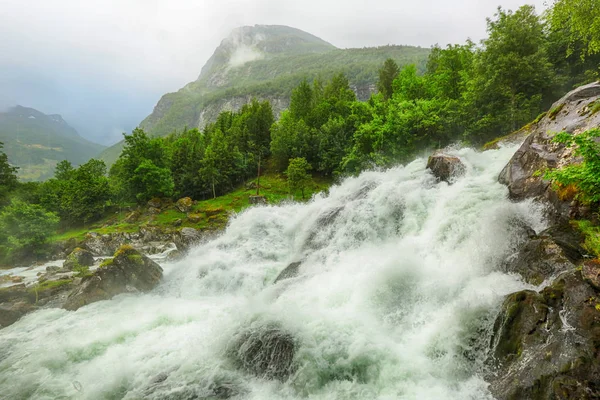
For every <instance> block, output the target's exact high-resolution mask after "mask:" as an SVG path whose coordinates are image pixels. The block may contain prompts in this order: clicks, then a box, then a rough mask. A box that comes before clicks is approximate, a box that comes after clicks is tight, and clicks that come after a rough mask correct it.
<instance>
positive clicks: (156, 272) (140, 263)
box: [63, 246, 162, 310]
mask: <svg viewBox="0 0 600 400" xmlns="http://www.w3.org/2000/svg"><path fill="white" fill-rule="evenodd" d="M161 278H162V268H161V267H160V265H158V264H157V263H155V262H154V261H152V260H151V259H149V258H148V257H146V256H144V255H142V254H141V253H140V252H138V251H137V250H135V249H134V248H133V247H131V246H122V247H121V248H120V249H119V250H117V252H116V253H115V256H114V258H113V259H112V260H109V261H107V262H105V263H104V264H103V265H102V266H101V267H100V268H98V269H97V270H96V271H94V273H93V274H92V275H91V276H89V277H86V278H84V280H83V282H82V283H81V285H79V287H77V289H75V290H74V291H73V292H72V293H71V294H70V295H69V297H68V299H67V301H66V302H65V304H64V306H63V307H64V308H65V309H67V310H77V309H78V308H80V307H83V306H85V305H87V304H90V303H94V302H96V301H101V300H108V299H110V298H112V297H113V296H116V295H118V294H121V293H127V292H136V291H141V292H147V291H149V290H152V289H153V288H154V287H155V286H156V285H158V283H159V282H160V280H161Z"/></svg>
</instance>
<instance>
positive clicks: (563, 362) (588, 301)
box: [488, 270, 600, 400]
mask: <svg viewBox="0 0 600 400" xmlns="http://www.w3.org/2000/svg"><path fill="white" fill-rule="evenodd" d="M598 296H599V293H598V292H597V291H596V290H594V289H593V288H592V287H591V286H590V285H589V284H587V283H586V282H585V281H584V280H583V278H582V275H581V272H580V271H575V270H572V271H569V272H566V273H564V274H563V275H561V276H560V277H559V278H558V279H556V280H555V282H554V283H553V284H552V285H551V286H548V287H546V288H545V289H544V290H542V291H541V292H540V293H536V292H534V291H530V290H526V291H522V292H517V293H514V294H512V295H510V296H508V297H507V299H506V301H505V302H504V304H503V306H502V311H501V312H500V315H499V316H498V318H497V319H496V322H495V327H494V331H495V335H494V337H493V338H492V343H491V344H492V357H491V358H490V363H491V364H493V365H495V369H494V370H493V371H494V372H493V374H491V375H490V376H488V381H489V382H490V390H491V392H492V394H493V395H494V396H495V397H496V398H497V399H498V400H504V399H540V400H541V399H565V400H566V399H596V398H600V384H599V382H600V360H599V359H598V356H599V346H600V311H598V310H599V309H600V299H599V297H598Z"/></svg>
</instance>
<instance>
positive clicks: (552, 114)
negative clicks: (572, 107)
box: [548, 103, 565, 121]
mask: <svg viewBox="0 0 600 400" xmlns="http://www.w3.org/2000/svg"><path fill="white" fill-rule="evenodd" d="M564 107H565V103H561V104H559V105H557V106H556V107H554V108H553V109H552V110H550V112H549V113H548V118H550V119H551V120H552V121H554V120H555V119H556V116H557V115H558V113H559V112H561V110H562V109H563V108H564Z"/></svg>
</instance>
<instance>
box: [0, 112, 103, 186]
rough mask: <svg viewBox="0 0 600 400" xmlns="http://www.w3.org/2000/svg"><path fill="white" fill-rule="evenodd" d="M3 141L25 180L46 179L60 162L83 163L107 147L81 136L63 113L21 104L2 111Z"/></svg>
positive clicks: (10, 159)
mask: <svg viewBox="0 0 600 400" xmlns="http://www.w3.org/2000/svg"><path fill="white" fill-rule="evenodd" d="M0 142H3V143H4V151H5V152H6V154H7V156H8V159H9V161H10V162H11V163H12V164H14V165H16V166H18V167H19V177H20V178H21V179H23V180H43V179H47V178H49V177H51V176H52V174H53V173H54V167H55V166H56V164H57V163H58V162H60V161H62V160H69V161H71V162H72V163H73V164H83V163H85V162H86V161H88V160H89V159H90V158H92V157H96V156H98V154H99V153H100V152H101V151H102V150H103V149H105V146H102V145H100V144H97V143H93V142H90V141H88V140H86V139H84V138H82V137H81V136H79V134H78V133H77V131H76V130H75V129H73V128H72V127H71V126H69V124H68V123H67V122H66V121H65V120H64V119H63V118H62V117H61V116H60V115H58V114H52V115H46V114H44V113H42V112H40V111H38V110H35V109H33V108H28V107H22V106H16V107H13V108H10V109H9V110H8V111H5V112H0Z"/></svg>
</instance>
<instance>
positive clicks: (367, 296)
mask: <svg viewBox="0 0 600 400" xmlns="http://www.w3.org/2000/svg"><path fill="white" fill-rule="evenodd" d="M514 150H515V148H503V149H500V150H493V151H487V152H484V153H479V152H475V151H473V150H470V149H461V150H456V151H455V152H454V153H455V154H457V155H459V156H460V157H461V158H462V159H463V160H464V162H465V164H466V165H467V174H466V176H464V177H462V178H460V179H458V180H457V181H456V182H455V183H454V184H452V185H448V184H446V183H436V181H435V179H434V178H433V177H432V176H431V174H430V173H429V172H427V171H426V170H425V160H424V159H418V160H416V161H414V162H413V163H411V164H409V165H407V166H406V167H399V168H394V169H391V170H387V171H384V172H366V173H363V174H362V175H360V176H359V177H357V178H352V179H347V180H346V181H344V182H343V183H342V184H341V185H340V186H336V187H333V188H332V189H331V190H330V193H329V195H328V196H324V195H323V196H320V197H317V198H315V199H313V200H312V201H311V202H310V203H308V204H288V205H284V206H279V207H256V208H252V209H249V210H247V211H246V212H243V213H241V214H240V215H238V216H237V217H236V218H235V219H233V220H232V222H231V223H230V225H229V227H228V228H227V231H226V232H225V233H224V234H223V235H222V236H220V237H219V238H217V239H215V240H213V241H211V242H208V243H206V244H204V245H202V246H199V247H197V248H196V249H194V250H193V251H192V252H191V254H189V256H187V257H186V258H185V259H184V260H182V261H180V262H177V263H174V264H164V265H163V266H164V268H165V277H164V283H163V284H161V285H160V286H159V287H158V288H157V289H155V290H154V291H153V292H152V293H149V294H145V295H123V296H118V297H117V298H114V299H112V300H110V301H102V302H98V303H95V304H92V305H89V306H86V307H83V308H81V309H79V310H78V311H76V312H69V311H65V310H60V309H48V310H42V311H38V312H35V313H33V314H30V315H27V316H26V317H24V318H22V319H21V320H20V321H18V322H17V323H15V324H14V325H12V326H10V327H8V328H5V329H3V330H1V331H0V397H2V398H7V399H25V398H33V399H62V398H64V399H71V398H72V399H122V398H123V399H143V398H144V399H145V398H149V399H204V398H224V397H225V394H233V395H234V396H236V397H234V398H239V399H257V400H258V399H261V400H263V399H296V398H310V399H340V400H341V399H420V400H426V399H436V400H439V399H460V400H465V399H488V398H491V396H490V394H489V393H488V391H487V385H486V383H485V381H484V380H483V378H482V377H481V374H482V367H483V366H482V361H483V359H484V357H485V351H486V349H487V347H488V343H489V333H490V326H491V324H492V323H493V318H494V317H495V313H496V312H497V310H498V308H499V305H500V304H501V301H502V298H503V296H504V295H506V294H508V293H511V292H513V291H516V290H519V289H521V288H523V287H524V284H523V283H522V282H521V281H520V280H519V279H518V278H517V277H515V276H510V275H507V274H504V273H501V272H498V271H497V269H498V265H499V263H500V262H501V261H502V260H503V259H504V258H505V257H507V256H508V255H509V254H510V253H511V251H514V247H515V245H516V241H518V240H519V239H518V235H517V234H516V232H517V228H516V227H515V226H514V225H517V224H515V222H514V221H515V220H521V221H525V222H526V223H528V224H529V225H530V226H532V227H533V228H534V229H536V230H538V229H541V228H542V224H543V222H542V220H541V217H540V213H539V212H538V211H537V210H536V209H535V208H534V207H533V206H532V204H530V203H520V204H514V203H511V202H510V201H508V200H507V198H506V195H507V190H506V188H505V187H503V186H502V185H500V184H499V183H497V175H498V173H499V171H500V170H501V169H502V167H503V166H504V165H505V164H506V162H507V161H508V159H509V158H510V156H511V155H512V153H513V152H514ZM294 261H302V265H301V267H300V275H299V276H298V277H297V278H293V279H287V280H282V281H279V282H278V283H276V284H274V283H273V282H274V280H275V278H276V277H277V275H278V274H279V272H281V271H282V270H283V269H284V268H285V267H286V266H287V265H288V264H289V263H290V262H294ZM268 324H277V325H278V326H280V327H281V328H282V329H285V331H287V332H290V333H291V334H292V336H293V337H294V340H295V341H296V343H297V345H296V352H295V355H294V366H295V370H294V373H293V375H292V376H291V377H290V378H289V379H287V380H285V381H284V382H280V381H278V380H267V379H260V378H256V377H254V376H252V375H250V374H248V373H247V372H244V371H240V370H239V369H236V367H235V365H234V364H233V363H232V362H231V360H230V359H229V358H228V356H227V354H228V353H227V351H226V349H227V348H228V346H231V341H232V338H233V337H235V335H236V334H238V333H239V332H240V331H242V330H243V329H245V328H247V327H249V326H254V327H259V328H260V326H261V325H265V326H266V325H268ZM223 387H227V388H229V389H230V390H229V391H223V390H215V388H223ZM211 396H213V397H211ZM219 396H221V397H219Z"/></svg>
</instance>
